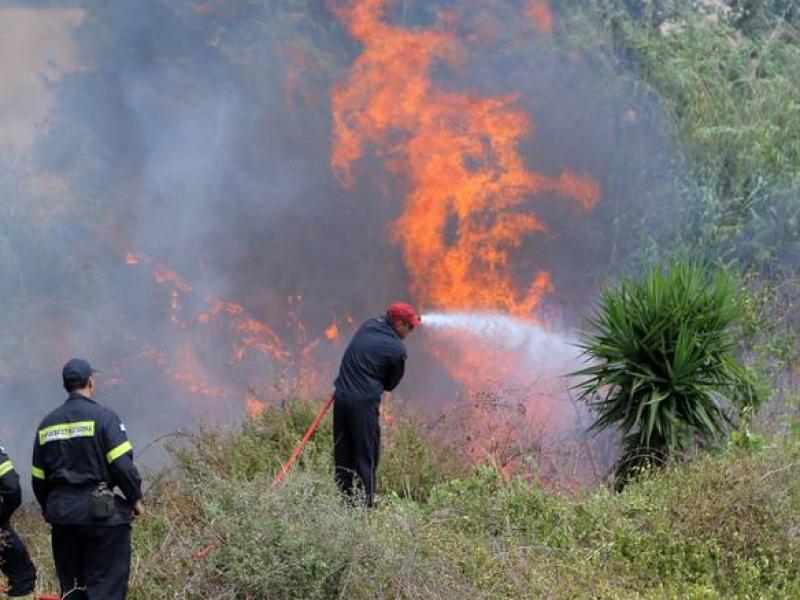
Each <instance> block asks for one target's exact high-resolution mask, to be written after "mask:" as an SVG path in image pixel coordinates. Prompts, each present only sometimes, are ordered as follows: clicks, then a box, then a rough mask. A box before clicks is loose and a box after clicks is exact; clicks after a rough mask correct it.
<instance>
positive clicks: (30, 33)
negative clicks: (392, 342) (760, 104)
mask: <svg viewBox="0 0 800 600" xmlns="http://www.w3.org/2000/svg"><path fill="white" fill-rule="evenodd" d="M434 4H436V3H430V2H423V1H419V2H403V3H395V4H393V5H392V8H391V10H389V11H388V14H387V17H386V18H387V19H388V20H390V21H391V22H393V23H395V24H398V25H402V26H404V27H408V28H411V29H415V28H416V29H419V28H428V27H440V26H443V25H442V23H449V24H448V25H447V26H448V27H452V28H454V29H455V31H456V32H457V34H458V36H459V38H460V39H461V40H462V46H463V60H462V61H461V62H460V65H459V66H458V67H457V68H454V67H450V66H446V65H438V64H437V65H435V66H434V71H433V81H434V83H435V84H436V85H438V86H441V87H442V89H452V90H460V91H470V92H471V93H474V94H477V95H483V96H493V95H505V94H509V93H515V94H517V95H518V99H517V104H518V105H519V106H520V107H522V108H523V109H524V110H525V112H526V113H527V114H528V115H529V116H530V118H531V119H532V121H533V123H534V126H533V134H532V135H530V136H528V137H526V138H525V139H524V140H523V143H522V147H521V149H522V151H523V153H524V157H525V160H526V161H527V162H528V163H529V164H530V166H531V167H532V168H533V167H535V168H536V169H537V170H539V171H543V172H545V173H547V174H550V175H553V176H557V175H558V173H559V171H560V170H561V169H563V168H565V167H568V168H570V169H572V170H573V171H575V172H577V173H580V174H582V175H585V176H588V177H591V178H592V179H594V180H595V181H597V182H598V184H599V186H600V189H601V191H602V199H601V200H600V202H599V203H598V205H597V207H596V208H595V210H594V211H593V212H592V213H590V214H577V213H576V211H575V210H574V209H573V208H571V207H570V205H569V204H567V203H564V202H559V201H558V199H557V198H548V197H538V198H535V199H534V198H532V199H531V202H530V207H531V210H533V209H534V207H535V210H536V212H537V214H538V215H539V216H540V217H541V218H542V220H543V221H544V222H545V223H546V224H547V227H548V232H547V234H546V235H542V236H532V237H531V238H530V239H526V240H525V241H524V243H523V244H522V245H521V246H520V247H519V248H518V249H516V251H515V253H514V270H515V275H516V276H518V277H519V281H520V285H521V286H523V287H524V286H525V285H526V282H527V281H529V280H530V277H531V274H532V273H534V272H535V271H536V270H538V269H543V268H544V269H547V270H549V271H550V272H551V273H552V276H553V282H554V284H555V290H554V292H553V293H551V294H550V295H549V296H548V297H547V298H546V301H545V304H544V306H543V308H542V312H543V314H545V315H546V316H547V317H548V319H547V320H548V322H550V323H551V326H552V327H555V328H559V327H561V328H574V327H576V326H578V325H579V323H580V316H581V314H582V313H585V312H586V311H587V310H588V307H589V306H590V303H591V301H592V299H593V297H594V294H595V290H596V287H597V285H598V284H599V283H601V282H603V281H605V280H606V279H607V278H608V277H609V276H612V275H614V274H616V273H619V272H621V271H624V270H626V269H628V268H630V267H631V266H632V265H635V264H636V263H637V261H640V260H646V259H645V258H643V255H644V254H645V253H644V252H643V247H644V244H645V243H646V240H647V239H665V238H666V239H668V238H669V236H670V235H671V231H672V228H674V227H678V226H680V214H681V208H680V207H679V206H678V205H676V202H677V200H676V199H675V198H676V195H675V194H674V193H672V191H673V188H672V187H671V186H672V184H673V182H674V181H675V180H676V179H680V178H682V171H681V166H680V157H679V154H678V152H677V151H676V149H675V146H674V144H673V142H672V138H671V127H670V123H669V121H668V120H667V119H665V117H664V115H663V113H662V111H661V109H660V107H659V104H658V101H657V99H656V98H654V97H653V96H652V95H651V94H650V93H649V92H648V91H647V90H642V89H641V87H640V86H638V85H636V83H635V82H634V81H632V80H631V79H630V78H629V77H627V76H625V75H624V74H621V73H620V67H619V65H608V64H604V63H601V62H599V61H598V59H597V58H596V57H595V56H593V53H592V51H591V50H590V49H586V48H582V47H581V46H580V44H579V42H578V41H570V40H569V39H556V38H555V37H551V36H546V35H543V34H542V33H541V32H537V30H536V29H535V28H532V27H531V26H530V25H529V24H527V23H525V21H524V19H521V18H520V17H519V14H520V11H521V5H522V3H520V2H514V1H511V0H509V1H507V2H506V1H495V2H489V3H485V6H482V7H480V8H475V5H474V4H473V3H470V2H465V1H464V2H442V3H439V4H440V5H441V8H444V9H447V10H446V11H445V12H444V13H442V12H440V11H437V10H434V9H433V8H432V7H433V5H434ZM480 4H483V3H480ZM437 6H438V5H437ZM442 15H456V16H455V17H452V16H448V17H447V18H445V17H444V16H442ZM558 18H559V17H558V15H556V19H558ZM0 24H2V25H3V26H4V27H12V28H15V31H17V33H16V34H15V39H14V41H13V46H12V47H9V48H5V50H6V51H4V52H3V61H4V62H3V65H4V67H3V69H2V70H0V89H2V90H4V92H5V93H7V94H10V95H9V96H8V97H9V98H10V101H9V102H7V103H4V104H0V110H2V113H0V116H2V117H3V121H4V122H12V121H13V124H14V127H13V128H11V129H7V130H6V133H4V135H3V137H0V143H2V144H3V154H2V160H3V177H2V181H0V186H2V187H0V189H2V191H3V196H4V198H5V199H4V200H3V204H4V206H3V207H0V215H2V222H0V269H2V274H3V277H2V278H0V286H2V298H3V300H2V302H3V308H4V310H3V311H2V314H0V319H2V321H3V323H4V331H5V335H4V339H3V341H2V346H0V348H2V355H0V374H2V382H1V384H2V394H3V406H4V410H3V413H2V414H3V417H2V422H1V423H0V438H2V440H3V442H4V443H5V444H6V445H7V446H9V450H10V452H12V454H13V455H15V457H16V460H17V462H18V463H19V464H20V465H25V464H26V461H27V459H28V456H29V452H30V443H31V442H30V440H32V436H33V430H34V428H35V425H36V422H37V421H38V419H40V418H41V417H42V416H43V415H44V413H45V412H46V411H47V410H50V409H51V408H52V407H54V406H55V405H56V404H57V403H58V402H60V401H61V399H62V398H63V397H64V394H63V392H62V391H61V390H60V367H61V364H62V363H63V362H64V361H65V360H66V359H67V358H69V357H70V356H72V355H78V356H83V357H86V358H88V359H89V360H90V361H91V362H92V363H93V364H94V365H95V366H96V368H98V369H99V370H100V371H101V374H100V376H99V384H100V395H99V397H100V400H101V401H102V402H106V403H108V404H109V405H110V406H112V407H113V408H115V409H116V410H117V411H118V412H119V413H120V414H121V415H122V417H123V419H124V420H125V421H126V422H127V424H128V430H129V431H130V432H131V437H132V439H133V441H134V443H135V445H136V446H137V448H142V447H144V446H146V445H147V444H148V443H149V442H150V441H152V440H154V439H156V438H158V437H159V436H161V435H163V434H164V433H166V432H168V431H171V430H173V429H175V428H179V427H180V428H185V427H191V426H193V425H194V424H195V423H197V422H200V421H207V420H210V421H214V422H235V421H237V420H238V419H240V418H242V416H243V415H244V414H245V408H246V398H247V397H248V395H250V396H252V397H254V398H257V399H259V400H261V401H270V400H273V399H276V398H286V397H290V396H291V395H292V393H293V391H295V390H298V389H300V390H303V391H304V393H310V394H324V393H325V392H326V391H327V390H328V389H329V388H330V381H331V379H332V377H333V374H334V370H335V367H336V361H337V360H338V357H339V356H340V354H341V351H342V350H343V345H344V343H346V341H347V338H348V337H349V335H350V334H351V333H352V331H353V328H354V326H355V325H357V323H358V322H359V321H361V320H363V319H364V318H367V317H369V316H372V315H375V314H378V313H380V312H381V311H382V310H383V309H384V307H385V306H386V305H387V304H388V303H389V302H391V301H394V300H397V299H407V300H410V301H413V300H414V298H413V297H409V296H410V295H409V292H408V290H409V289H410V288H409V279H408V278H409V276H408V274H407V270H406V268H405V266H404V263H403V256H402V252H401V250H400V249H399V248H398V246H397V245H396V244H395V243H394V242H393V241H392V235H391V233H392V228H393V220H394V219H395V218H396V217H398V215H399V214H400V213H401V211H402V209H403V199H404V197H405V193H406V192H407V188H408V182H407V181H403V179H402V177H399V176H397V174H396V173H388V172H387V171H386V169H385V168H384V166H383V165H382V163H381V161H380V160H379V159H378V157H379V156H381V153H382V152H385V151H386V150H385V149H383V150H382V149H380V148H371V149H369V150H368V152H367V153H366V154H365V156H364V158H363V159H361V160H360V161H359V163H358V165H356V167H357V169H356V185H355V187H354V188H353V189H351V190H346V189H344V188H343V187H342V185H341V184H340V182H339V181H337V179H336V178H335V177H334V175H333V173H332V171H331V167H330V153H331V140H332V117H331V106H330V93H331V87H332V86H333V85H334V84H335V83H336V82H339V81H341V80H342V79H343V78H344V77H345V76H346V74H347V72H348V68H349V67H350V65H351V64H352V62H353V60H354V59H355V58H356V57H357V56H358V54H359V46H358V44H357V43H355V42H354V41H353V40H352V39H350V38H349V37H348V35H347V32H346V29H345V28H344V27H343V26H342V24H341V23H340V22H339V21H338V20H337V18H336V17H335V16H334V14H333V13H332V12H330V11H329V8H328V7H326V6H325V4H324V3H322V2H310V3H308V6H307V7H306V6H305V4H304V3H284V2H264V3H250V2H232V1H226V2H221V1H218V2H213V1H212V2H186V1H183V0H177V1H176V0H170V1H169V2H167V1H166V0H118V1H116V2H100V1H96V2H89V1H87V2H73V3H71V4H70V6H69V8H68V9H65V8H63V5H61V4H60V5H59V8H50V7H48V6H47V5H46V4H44V3H37V2H30V3H23V2H17V3H14V4H13V6H10V5H8V3H6V4H3V5H0ZM21 24H24V30H19V29H18V28H19V27H21V26H22V25H21ZM53 31H55V32H56V34H52V32H53ZM48 32H50V33H48ZM43 37H50V38H53V39H54V40H55V41H53V43H52V44H50V45H48V47H47V48H45V49H43V48H42V43H41V40H42V38H43ZM11 56H19V57H38V58H35V59H29V62H28V63H26V67H25V68H27V69H29V70H35V71H36V72H37V73H38V74H39V78H38V79H35V80H33V83H31V80H30V78H23V77H21V76H20V74H19V73H18V72H17V71H16V69H18V68H22V67H21V65H20V63H15V61H14V60H13V59H12V58H9V57H11ZM15 64H17V65H18V66H16V67H15V66H14V65H15ZM9 131H11V132H17V131H18V132H20V133H14V134H13V135H12V136H11V138H10V139H7V138H8V134H7V132H9ZM25 136H29V138H26V137H25ZM622 216H626V217H627V218H629V220H630V223H631V224H632V226H631V227H630V229H629V230H628V231H627V232H626V235H624V236H620V235H618V234H617V233H616V231H617V230H616V228H615V221H616V220H617V219H619V218H621V217H622ZM612 231H613V232H615V233H613V234H612V233H611V232H612ZM216 301H219V302H236V303H237V304H238V305H239V306H240V307H241V310H242V311H244V313H243V314H242V313H241V312H237V310H239V309H232V308H230V310H228V309H223V308H220V305H219V304H215V302H216ZM215 307H216V308H215ZM427 308H430V309H442V308H444V307H426V309H427ZM350 320H352V321H353V323H351V322H350ZM255 322H260V323H262V324H264V325H265V326H268V327H269V328H270V329H271V330H272V331H273V332H274V337H271V335H272V334H268V333H266V332H265V330H259V331H257V332H255V333H253V330H252V325H253V323H255ZM333 323H335V324H336V325H337V326H338V329H339V336H338V338H336V339H328V337H326V335H325V331H326V328H328V327H330V326H331V324H333ZM265 340H266V341H265ZM435 344H436V341H435V340H433V339H432V336H429V335H425V336H418V338H415V337H414V336H412V338H410V339H409V351H410V352H409V354H410V360H409V365H408V370H407V377H406V381H404V382H403V385H402V386H401V388H400V391H399V395H400V396H401V397H402V398H403V399H404V400H405V401H406V402H407V404H408V405H409V406H411V407H417V408H418V409H419V411H420V412H421V413H424V414H427V415H435V414H436V413H437V410H441V407H444V406H446V405H447V403H448V402H450V401H453V400H458V399H459V398H460V396H459V394H460V391H459V385H458V383H457V382H455V381H454V380H453V379H452V377H451V376H449V375H448V374H447V373H446V371H445V369H443V367H442V366H441V365H440V364H439V363H438V362H437V360H436V359H435ZM278 355H279V357H278ZM148 452H151V451H148ZM148 456H150V455H148ZM152 456H153V459H152V461H153V462H158V460H159V459H158V457H159V456H160V453H159V452H158V451H157V450H156V451H152ZM145 458H147V457H145ZM23 470H24V467H23Z"/></svg>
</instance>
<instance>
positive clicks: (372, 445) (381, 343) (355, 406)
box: [333, 302, 422, 507]
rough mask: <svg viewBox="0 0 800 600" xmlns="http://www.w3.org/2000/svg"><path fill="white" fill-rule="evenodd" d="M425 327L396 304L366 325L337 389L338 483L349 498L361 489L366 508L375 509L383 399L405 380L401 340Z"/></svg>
mask: <svg viewBox="0 0 800 600" xmlns="http://www.w3.org/2000/svg"><path fill="white" fill-rule="evenodd" d="M421 321H422V318H421V317H420V316H419V315H418V314H417V312H416V311H415V310H414V307H412V306H411V305H409V304H403V303H400V302H398V303H396V304H392V305H391V306H390V307H389V308H388V309H387V310H386V315H385V316H384V317H379V318H374V319H369V320H368V321H366V322H364V323H363V324H362V325H361V327H359V329H358V331H357V332H356V334H355V336H354V337H353V339H352V340H351V342H350V344H349V345H348V347H347V350H345V353H344V356H343V357H342V363H341V366H340V368H339V376H338V377H337V378H336V381H335V383H334V387H335V388H336V391H335V392H334V402H333V443H334V446H333V454H334V461H335V463H336V483H337V484H338V486H339V489H340V490H341V491H342V493H343V494H345V496H347V497H349V498H352V497H353V494H354V490H355V486H356V484H360V485H361V488H362V490H363V494H364V502H365V504H366V505H367V506H368V507H372V506H373V505H374V504H375V484H376V477H375V471H376V469H377V468H378V461H379V459H380V445H381V427H380V403H381V397H382V395H383V392H384V391H387V392H390V391H392V390H393V389H394V388H395V387H397V384H399V383H400V380H401V379H402V378H403V374H404V372H405V362H406V356H407V354H406V348H405V345H404V344H403V340H404V339H405V338H406V337H407V336H408V335H409V334H410V333H411V332H412V331H413V329H414V327H416V326H418V325H419V324H420V322H421Z"/></svg>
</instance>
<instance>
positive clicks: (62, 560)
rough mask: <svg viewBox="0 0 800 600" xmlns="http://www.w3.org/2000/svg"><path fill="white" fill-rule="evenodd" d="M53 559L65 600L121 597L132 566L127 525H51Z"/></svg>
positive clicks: (112, 599) (116, 599)
mask: <svg viewBox="0 0 800 600" xmlns="http://www.w3.org/2000/svg"><path fill="white" fill-rule="evenodd" d="M52 542H53V560H54V561H55V563H56V573H57V575H58V582H59V584H61V594H62V595H66V594H67V593H68V592H70V591H71V590H76V588H77V589H80V588H85V589H84V591H74V592H72V593H71V594H70V595H69V596H67V598H68V600H81V599H87V598H88V600H118V599H119V600H122V599H124V598H125V595H126V594H127V593H128V575H129V573H130V567H131V527H130V525H112V526H101V525H53V537H52Z"/></svg>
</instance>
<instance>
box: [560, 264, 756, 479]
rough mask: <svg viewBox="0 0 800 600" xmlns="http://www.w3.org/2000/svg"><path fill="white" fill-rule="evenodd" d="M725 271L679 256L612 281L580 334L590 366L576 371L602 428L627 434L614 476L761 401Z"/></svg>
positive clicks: (716, 429)
mask: <svg viewBox="0 0 800 600" xmlns="http://www.w3.org/2000/svg"><path fill="white" fill-rule="evenodd" d="M735 297H736V294H735V288H734V286H733V283H732V280H731V279H730V278H728V277H727V276H726V275H725V274H724V273H722V272H719V271H717V272H712V271H711V270H710V269H708V268H705V267H701V266H697V265H694V264H691V263H688V262H679V261H673V262H671V263H670V264H669V267H668V268H667V269H666V270H662V269H660V268H655V269H652V270H651V271H650V272H648V273H647V274H646V276H645V277H644V279H643V280H641V281H635V280H624V281H622V282H621V283H620V285H619V287H618V288H616V289H611V290H607V291H606V292H605V293H604V294H603V295H602V298H601V300H600V307H599V311H598V314H597V315H596V316H594V317H593V318H592V319H591V321H590V322H591V326H592V331H591V332H590V333H587V334H586V335H585V336H584V338H583V340H582V341H581V344H580V345H581V348H582V349H583V351H584V352H585V355H586V356H587V357H588V358H589V359H590V360H591V361H592V364H591V366H589V367H587V368H585V369H582V370H580V371H578V372H576V373H573V375H574V376H576V377H581V378H582V380H581V381H580V383H578V385H577V386H576V388H577V389H579V390H580V397H581V398H582V399H584V400H586V401H588V402H589V403H590V404H591V406H593V407H594V408H595V409H596V410H597V413H598V416H597V419H596V421H595V423H594V424H593V428H594V429H597V430H599V429H607V428H614V427H619V428H620V429H621V431H622V433H623V434H624V435H625V437H624V440H623V453H622V457H621V459H620V461H619V462H618V467H617V472H616V475H617V477H618V482H619V483H620V485H624V482H625V480H626V479H627V478H628V477H629V475H630V473H631V471H632V470H634V469H637V468H640V467H642V466H644V465H647V464H652V463H653V462H661V461H663V460H666V459H667V458H668V457H670V456H674V455H675V454H676V453H679V452H681V451H683V450H686V449H688V448H689V447H690V446H691V444H692V442H693V441H694V440H700V441H703V442H709V441H712V440H714V439H715V438H717V437H718V436H720V435H721V434H723V433H724V432H725V430H726V427H727V425H728V424H729V423H730V422H731V421H732V419H733V418H734V416H735V412H736V411H735V409H736V408H744V407H746V406H751V407H752V406H754V405H757V404H758V403H759V395H758V393H757V388H756V386H755V383H754V380H753V377H752V376H751V375H750V373H749V371H748V370H747V369H746V368H745V367H744V366H742V364H741V363H740V362H739V361H738V360H737V358H736V356H735V350H736V346H737V338H736V335H735V329H734V325H735V324H736V322H737V320H738V319H739V317H740V315H741V308H740V306H739V304H738V303H737V302H736V300H735Z"/></svg>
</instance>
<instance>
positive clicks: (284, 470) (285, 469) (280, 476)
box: [192, 394, 333, 560]
mask: <svg viewBox="0 0 800 600" xmlns="http://www.w3.org/2000/svg"><path fill="white" fill-rule="evenodd" d="M331 406H333V394H331V397H330V398H329V399H328V401H327V402H326V403H325V405H324V406H323V407H322V408H321V409H320V411H319V412H318V413H317V416H316V417H315V418H314V421H313V422H312V423H311V425H310V426H309V428H308V430H306V433H305V435H304V436H303V439H301V440H300V441H299V442H298V443H297V445H296V446H295V447H294V451H293V452H292V455H291V456H290V457H289V460H287V461H286V462H285V463H284V464H283V465H282V466H281V470H280V471H278V473H277V474H276V475H275V477H274V478H273V479H272V485H273V486H274V487H280V486H281V484H282V483H283V480H284V479H286V475H288V473H289V471H291V470H292V467H293V466H294V463H296V462H297V459H298V458H300V454H302V452H303V449H304V448H305V447H306V444H308V442H309V440H310V439H311V438H312V436H313V435H314V433H315V432H316V431H317V428H319V424H320V423H322V419H324V418H325V415H326V414H327V413H328V411H329V410H330V409H331ZM221 545H222V544H221V543H220V542H211V543H210V544H207V545H206V546H203V548H202V549H200V550H198V551H197V552H195V553H194V554H193V555H192V556H193V557H194V558H195V559H196V560H201V559H203V558H206V557H207V556H208V555H209V554H211V552H213V551H214V550H216V549H217V548H219V547H220V546H221Z"/></svg>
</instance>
